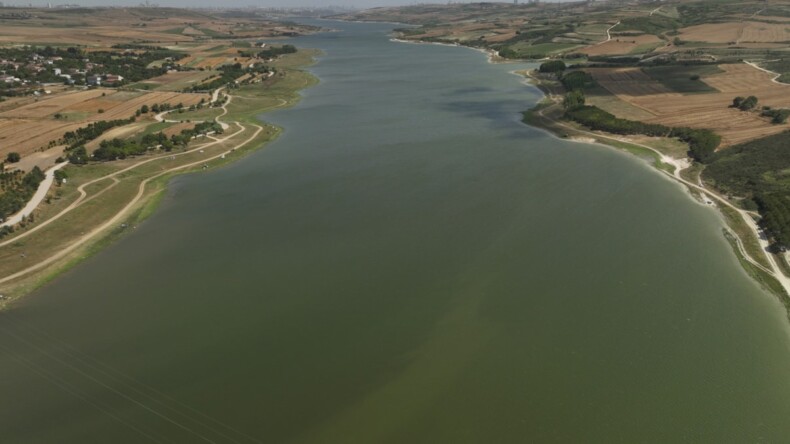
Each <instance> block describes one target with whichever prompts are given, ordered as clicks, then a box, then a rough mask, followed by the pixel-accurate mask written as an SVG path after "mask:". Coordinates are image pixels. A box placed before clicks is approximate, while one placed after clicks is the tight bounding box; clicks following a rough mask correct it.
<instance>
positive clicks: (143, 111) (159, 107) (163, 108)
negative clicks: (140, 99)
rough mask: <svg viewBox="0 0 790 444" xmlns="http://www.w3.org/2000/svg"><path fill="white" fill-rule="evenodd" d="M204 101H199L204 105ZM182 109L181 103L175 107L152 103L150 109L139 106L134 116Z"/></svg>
mask: <svg viewBox="0 0 790 444" xmlns="http://www.w3.org/2000/svg"><path fill="white" fill-rule="evenodd" d="M205 101H206V99H201V103H204V102H205ZM183 108H184V104H183V103H179V104H177V105H176V106H173V105H171V104H169V103H154V104H153V105H151V106H150V107H149V106H148V105H143V106H141V107H140V109H138V110H137V111H136V112H135V115H136V116H138V117H139V116H140V115H141V114H148V113H149V112H152V113H154V114H158V113H160V112H163V111H170V110H171V109H183Z"/></svg>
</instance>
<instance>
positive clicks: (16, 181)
mask: <svg viewBox="0 0 790 444" xmlns="http://www.w3.org/2000/svg"><path fill="white" fill-rule="evenodd" d="M0 177H1V178H2V180H0V183H2V187H3V194H0V219H2V220H6V218H8V217H9V216H12V215H13V214H14V213H16V212H18V211H19V210H21V209H22V208H24V207H25V205H26V204H27V202H28V201H29V200H30V198H32V197H33V194H35V192H36V190H37V189H38V185H39V184H40V183H41V181H42V180H44V177H45V176H44V172H43V171H41V169H40V168H39V167H33V170H32V171H30V172H29V173H27V174H25V175H21V173H19V172H12V173H2V174H0Z"/></svg>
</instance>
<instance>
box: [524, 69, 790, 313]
mask: <svg viewBox="0 0 790 444" xmlns="http://www.w3.org/2000/svg"><path fill="white" fill-rule="evenodd" d="M519 74H522V75H524V76H525V80H526V82H527V83H528V84H530V85H532V86H534V87H536V88H537V89H538V90H540V91H541V93H542V94H543V98H542V99H541V100H540V101H539V102H538V103H536V104H535V106H533V107H532V108H531V109H529V110H527V111H525V112H524V119H523V120H522V122H523V123H524V124H526V125H529V126H531V127H533V128H536V129H538V130H541V131H543V132H545V133H546V134H549V135H550V136H551V137H555V138H558V139H562V140H566V141H569V142H575V143H585V144H593V145H600V146H604V147H607V148H609V149H615V150H617V151H620V152H626V153H628V154H631V155H635V156H637V157H644V156H641V155H640V153H641V154H644V155H646V156H648V157H650V158H652V160H653V161H652V162H650V164H651V166H652V167H653V168H654V169H655V170H657V172H658V173H659V174H661V175H662V176H664V177H666V178H667V179H670V180H672V181H673V182H675V183H676V184H678V185H681V186H682V187H683V189H684V190H685V192H686V194H687V195H688V197H689V198H691V199H692V200H694V201H695V202H697V203H698V204H700V205H703V206H706V207H711V208H712V209H714V210H715V211H716V214H717V215H718V216H719V217H720V219H721V220H722V224H723V227H722V231H723V235H724V237H725V240H726V241H727V242H728V243H729V244H730V246H731V248H732V250H733V254H734V255H735V257H736V258H737V259H738V261H739V262H740V264H741V268H742V269H743V271H744V272H745V273H746V274H747V275H749V277H750V278H752V279H753V280H754V281H755V282H756V283H757V284H758V285H760V287H761V288H763V289H764V290H765V291H767V292H768V293H770V294H771V295H773V296H775V297H776V298H777V299H779V302H780V303H781V304H782V305H783V306H784V307H785V310H786V312H787V313H786V314H787V316H788V319H790V277H788V276H786V275H785V274H784V273H783V271H782V267H781V265H779V264H778V263H777V262H776V260H777V259H776V258H774V257H773V255H772V254H770V253H769V252H767V251H765V248H764V246H763V245H762V244H763V242H764V241H762V240H761V239H762V237H761V234H760V229H759V226H758V225H757V223H756V222H755V221H754V220H753V219H752V218H751V216H749V215H748V214H747V213H748V212H746V211H745V210H742V209H740V208H737V207H735V206H734V205H732V204H731V203H729V202H728V201H727V200H726V198H725V197H723V196H721V195H719V193H718V192H716V190H710V189H708V188H706V187H704V186H703V185H702V182H701V181H700V183H699V185H698V184H694V183H692V182H690V181H688V180H686V179H685V178H683V177H682V172H683V171H685V170H687V169H689V168H690V166H691V165H693V162H690V161H689V159H683V160H680V159H676V158H674V157H672V156H669V155H666V154H664V153H662V152H661V151H659V150H658V149H656V148H653V147H649V146H647V145H643V144H640V143H637V142H634V141H629V140H622V138H618V137H617V136H616V135H614V134H607V133H601V134H599V133H598V132H592V131H590V130H583V129H577V128H574V127H571V126H569V125H567V124H564V123H561V122H560V121H558V120H556V119H555V118H553V117H549V116H546V115H545V114H544V111H545V110H546V109H548V108H551V107H553V106H557V102H556V101H555V99H554V98H553V97H554V96H553V94H552V93H551V92H550V91H549V90H548V89H546V88H545V87H544V86H543V85H541V81H540V79H538V78H536V77H534V76H533V75H532V74H531V72H523V73H519ZM540 120H542V121H543V122H540ZM560 128H562V129H560ZM565 131H567V132H570V133H578V134H582V136H578V135H577V136H571V135H569V134H568V133H565ZM645 160H647V159H646V158H645ZM684 160H685V161H686V162H683V161H684ZM665 166H669V167H671V168H672V170H669V169H667V168H665ZM695 192H696V193H698V194H699V195H700V196H699V198H698V197H697V196H696V195H695ZM717 203H718V204H717ZM731 211H735V212H737V216H734V215H732V214H728V213H730V212H731ZM739 218H743V220H738V219H739ZM747 219H748V220H747ZM741 222H742V223H743V224H744V225H746V226H747V227H748V230H749V232H750V235H753V236H754V237H755V238H756V240H757V243H758V244H759V245H760V247H761V251H762V254H763V255H764V256H765V259H766V260H767V262H768V265H770V267H768V268H766V267H765V266H763V265H762V264H760V263H759V262H758V261H757V260H756V259H755V258H753V257H752V255H751V254H749V253H748V252H747V251H746V248H745V247H744V241H743V240H742V239H741V238H740V236H739V235H738V234H737V231H738V227H736V226H734V225H737V224H739V223H741ZM741 228H743V227H741ZM765 243H767V241H765Z"/></svg>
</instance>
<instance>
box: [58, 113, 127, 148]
mask: <svg viewBox="0 0 790 444" xmlns="http://www.w3.org/2000/svg"><path fill="white" fill-rule="evenodd" d="M134 121H135V118H134V117H130V118H128V119H119V120H100V121H98V122H93V123H91V124H89V125H88V126H86V127H84V128H77V129H76V130H75V131H68V132H66V133H65V134H63V142H64V143H65V144H67V145H68V147H67V148H66V150H67V151H68V150H71V149H74V148H76V147H78V146H80V145H84V144H86V143H88V142H90V141H91V140H94V139H96V138H97V137H99V136H101V135H102V134H104V133H105V132H106V131H108V130H110V129H112V128H115V127H116V126H123V125H128V124H130V123H132V122H134Z"/></svg>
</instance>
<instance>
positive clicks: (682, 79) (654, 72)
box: [643, 65, 723, 94]
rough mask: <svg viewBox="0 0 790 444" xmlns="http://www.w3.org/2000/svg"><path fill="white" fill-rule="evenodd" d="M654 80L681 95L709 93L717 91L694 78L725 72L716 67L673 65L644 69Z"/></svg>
mask: <svg viewBox="0 0 790 444" xmlns="http://www.w3.org/2000/svg"><path fill="white" fill-rule="evenodd" d="M643 71H644V72H645V73H646V74H647V75H649V76H650V77H651V78H652V79H654V80H656V81H658V82H660V83H661V84H662V85H664V86H666V87H667V88H669V89H671V90H672V91H675V92H678V93H681V94H694V93H709V92H716V91H717V90H716V89H715V88H713V87H711V86H710V85H708V84H707V83H705V82H703V81H702V80H700V79H697V80H692V78H693V76H699V77H700V78H701V77H705V76H710V75H714V74H718V73H721V72H723V71H722V70H721V69H719V67H718V66H716V65H689V66H685V65H672V66H653V67H649V68H643Z"/></svg>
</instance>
